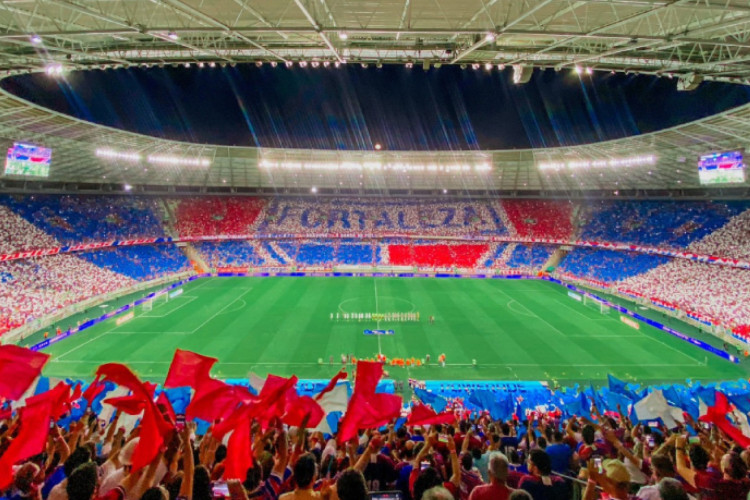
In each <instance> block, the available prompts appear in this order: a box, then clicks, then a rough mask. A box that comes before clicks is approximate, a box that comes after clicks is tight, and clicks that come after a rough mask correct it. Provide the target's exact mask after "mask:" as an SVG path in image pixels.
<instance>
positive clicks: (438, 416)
mask: <svg viewBox="0 0 750 500" xmlns="http://www.w3.org/2000/svg"><path fill="white" fill-rule="evenodd" d="M455 421H456V416H455V415H454V414H453V412H450V411H445V412H443V413H436V412H435V410H433V409H432V408H430V407H428V406H425V405H423V404H418V405H416V406H414V407H413V408H412V409H411V414H410V415H409V418H408V419H407V421H406V425H437V424H452V423H454V422H455Z"/></svg>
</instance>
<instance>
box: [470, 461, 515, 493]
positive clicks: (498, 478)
mask: <svg viewBox="0 0 750 500" xmlns="http://www.w3.org/2000/svg"><path fill="white" fill-rule="evenodd" d="M487 472H488V473H489V477H490V484H486V485H482V486H477V487H476V488H474V490H473V491H472V492H471V495H470V496H469V500H505V499H507V498H508V496H509V495H510V493H511V489H510V488H508V486H507V485H506V481H507V479H508V459H507V457H506V456H505V455H503V454H502V453H499V452H493V453H491V454H490V461H489V465H488V466H487Z"/></svg>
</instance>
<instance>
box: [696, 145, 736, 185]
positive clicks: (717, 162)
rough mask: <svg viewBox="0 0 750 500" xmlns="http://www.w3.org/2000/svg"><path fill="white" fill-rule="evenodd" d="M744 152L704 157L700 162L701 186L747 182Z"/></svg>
mask: <svg viewBox="0 0 750 500" xmlns="http://www.w3.org/2000/svg"><path fill="white" fill-rule="evenodd" d="M743 156H744V150H739V151H726V152H723V153H711V154H707V155H703V156H701V157H700V160H699V161H698V178H699V179H700V183H701V184H737V183H742V182H745V162H744V161H743Z"/></svg>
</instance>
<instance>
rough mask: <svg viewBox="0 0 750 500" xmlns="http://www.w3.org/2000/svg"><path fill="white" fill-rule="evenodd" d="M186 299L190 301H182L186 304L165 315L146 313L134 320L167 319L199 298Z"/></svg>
mask: <svg viewBox="0 0 750 500" xmlns="http://www.w3.org/2000/svg"><path fill="white" fill-rule="evenodd" d="M184 298H186V299H190V300H188V301H181V302H184V303H183V304H180V305H179V306H177V307H175V308H174V309H172V310H171V311H168V312H167V313H165V314H148V313H146V314H141V315H140V316H138V318H133V319H139V318H166V317H167V316H169V315H171V314H172V313H174V312H175V311H178V310H180V309H182V308H183V307H185V306H186V305H188V304H190V303H191V302H192V301H194V300H195V299H197V298H198V297H192V296H191V297H188V296H185V297H184ZM172 300H176V299H172ZM170 302H171V301H170ZM152 311H153V309H152Z"/></svg>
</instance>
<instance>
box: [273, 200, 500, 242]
mask: <svg viewBox="0 0 750 500" xmlns="http://www.w3.org/2000/svg"><path fill="white" fill-rule="evenodd" d="M501 211H502V207H501V206H500V204H499V203H497V202H488V201H481V202H468V201H467V202H464V201H440V200H412V199H398V198H385V199H369V198H363V199H352V198H342V199H329V198H274V199H273V200H271V202H270V203H269V206H268V208H267V210H266V214H265V220H264V221H263V222H262V223H261V224H260V226H259V228H258V231H259V232H261V233H267V234H320V233H379V234H388V233H408V234H437V235H443V236H450V235H472V234H475V235H480V234H481V235H500V234H506V233H507V228H506V227H505V225H504V224H503V222H502V217H501V214H500V212H501Z"/></svg>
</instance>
